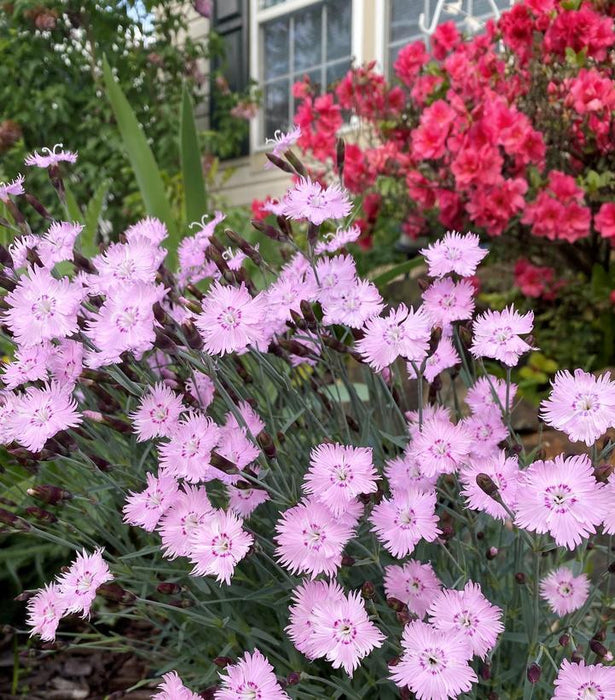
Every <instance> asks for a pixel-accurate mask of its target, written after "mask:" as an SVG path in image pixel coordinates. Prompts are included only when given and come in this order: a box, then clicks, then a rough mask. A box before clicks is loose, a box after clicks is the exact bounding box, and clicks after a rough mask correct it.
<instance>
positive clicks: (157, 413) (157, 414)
mask: <svg viewBox="0 0 615 700" xmlns="http://www.w3.org/2000/svg"><path fill="white" fill-rule="evenodd" d="M149 417H150V418H151V419H152V422H153V423H164V422H165V421H166V419H167V418H168V417H169V409H168V408H167V407H166V406H163V405H162V404H161V403H158V404H156V405H155V406H154V408H152V410H151V411H150V412H149Z"/></svg>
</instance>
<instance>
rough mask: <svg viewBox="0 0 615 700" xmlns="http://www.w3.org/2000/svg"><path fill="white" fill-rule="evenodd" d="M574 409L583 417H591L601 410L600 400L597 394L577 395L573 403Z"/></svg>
mask: <svg viewBox="0 0 615 700" xmlns="http://www.w3.org/2000/svg"><path fill="white" fill-rule="evenodd" d="M572 408H573V410H574V411H575V412H576V413H580V414H581V415H582V416H589V415H591V414H592V413H596V411H597V410H598V409H599V408H600V400H599V399H598V396H597V395H596V394H577V395H576V396H575V397H574V401H573V402H572Z"/></svg>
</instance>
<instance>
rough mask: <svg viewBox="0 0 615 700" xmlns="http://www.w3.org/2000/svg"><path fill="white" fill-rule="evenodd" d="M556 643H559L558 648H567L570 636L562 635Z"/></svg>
mask: <svg viewBox="0 0 615 700" xmlns="http://www.w3.org/2000/svg"><path fill="white" fill-rule="evenodd" d="M558 641H559V643H560V646H563V647H567V646H568V643H569V642H570V636H569V635H567V634H562V636H561V637H560V638H559V640H558Z"/></svg>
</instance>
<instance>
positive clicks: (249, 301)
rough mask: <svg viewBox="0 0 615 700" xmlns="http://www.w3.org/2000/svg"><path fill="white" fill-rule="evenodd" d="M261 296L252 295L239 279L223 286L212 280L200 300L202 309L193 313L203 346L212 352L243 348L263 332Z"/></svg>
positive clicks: (227, 351) (263, 317)
mask: <svg viewBox="0 0 615 700" xmlns="http://www.w3.org/2000/svg"><path fill="white" fill-rule="evenodd" d="M265 314H266V309H265V298H264V297H263V296H257V297H254V298H252V297H251V296H250V293H249V292H248V290H247V288H246V286H245V285H244V284H243V283H242V284H241V286H240V287H239V288H237V287H223V286H222V285H221V284H220V283H218V282H216V283H215V284H214V285H213V286H212V287H211V288H210V290H209V292H208V293H207V296H206V297H205V299H204V300H203V312H202V313H201V314H199V315H198V316H197V317H196V325H197V327H198V329H199V330H200V331H201V335H202V336H203V342H204V343H205V349H206V350H207V352H209V353H211V354H212V355H225V354H226V353H229V352H238V353H242V352H245V351H246V350H247V348H248V345H253V344H255V343H258V341H259V340H260V339H261V338H262V336H263V323H264V321H265Z"/></svg>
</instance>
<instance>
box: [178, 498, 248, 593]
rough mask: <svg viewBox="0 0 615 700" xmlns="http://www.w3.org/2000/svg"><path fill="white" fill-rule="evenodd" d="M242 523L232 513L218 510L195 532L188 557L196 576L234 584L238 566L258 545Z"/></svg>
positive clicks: (193, 532) (195, 529) (196, 528)
mask: <svg viewBox="0 0 615 700" xmlns="http://www.w3.org/2000/svg"><path fill="white" fill-rule="evenodd" d="M242 522H243V521H242V520H241V519H240V518H238V517H237V516H236V515H235V513H233V512H231V511H226V512H225V511H223V510H214V511H213V512H212V513H211V514H209V515H208V517H207V518H205V519H204V521H203V522H202V523H199V524H198V525H197V526H196V527H195V528H194V529H193V530H192V532H191V533H190V537H189V540H188V543H189V544H188V558H189V559H190V561H191V562H192V563H193V564H194V568H193V569H192V575H193V576H215V577H216V580H217V581H219V582H222V581H224V583H226V584H227V585H228V584H230V582H231V577H232V576H233V572H234V571H235V567H236V566H237V563H238V562H240V561H241V560H242V559H243V558H244V557H245V556H246V554H247V553H248V550H249V549H250V547H251V546H252V544H253V542H254V538H253V537H252V535H250V534H249V533H247V532H246V531H245V530H244V529H243V528H242Z"/></svg>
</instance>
